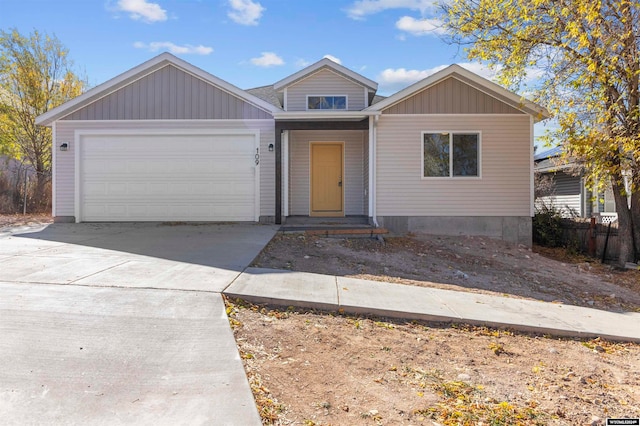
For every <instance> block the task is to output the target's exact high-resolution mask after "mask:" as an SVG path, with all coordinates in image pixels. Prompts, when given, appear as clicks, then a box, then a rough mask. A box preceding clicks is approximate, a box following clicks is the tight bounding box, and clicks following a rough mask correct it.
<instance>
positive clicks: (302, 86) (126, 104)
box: [37, 53, 548, 244]
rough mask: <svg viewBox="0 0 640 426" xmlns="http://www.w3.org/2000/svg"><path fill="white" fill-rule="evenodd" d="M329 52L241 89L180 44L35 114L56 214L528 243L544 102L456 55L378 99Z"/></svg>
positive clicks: (81, 218) (59, 216) (73, 217)
mask: <svg viewBox="0 0 640 426" xmlns="http://www.w3.org/2000/svg"><path fill="white" fill-rule="evenodd" d="M377 88H378V84H377V83H376V82H374V81H372V80H370V79H368V78H366V77H364V76H362V75H360V74H358V73H356V72H354V71H352V70H350V69H348V68H346V67H344V66H342V65H340V64H337V63H335V62H333V61H331V60H329V59H322V60H320V61H318V62H316V63H314V64H312V65H310V66H308V67H306V68H304V69H302V70H300V71H298V72H296V73H295V74H292V75H290V76H287V77H285V78H283V79H282V80H280V81H278V82H276V83H275V84H273V85H269V86H264V87H259V88H255V89H251V90H242V89H240V88H238V87H236V86H234V85H232V84H230V83H228V82H226V81H223V80H221V79H220V78H218V77H216V76H214V75H212V74H209V73H208V72H206V71H204V70H202V69H199V68H197V67H195V66H193V65H191V64H189V63H188V62H185V61H183V60H181V59H179V58H177V57H175V56H173V55H171V54H168V53H163V54H160V55H159V56H157V57H155V58H153V59H151V60H149V61H147V62H145V63H143V64H141V65H139V66H137V67H135V68H133V69H131V70H129V71H127V72H125V73H123V74H121V75H119V76H117V77H115V78H113V79H112V80H109V81H107V82H105V83H103V84H101V85H99V86H97V87H95V88H93V89H91V90H89V91H87V92H86V93H84V94H82V95H81V96H79V97H77V98H75V99H73V100H71V101H69V102H67V103H65V104H63V105H61V106H59V107H57V108H55V109H52V110H51V111H49V112H47V113H45V114H43V115H41V116H40V117H38V119H37V123H38V124H41V125H44V126H50V127H51V128H52V129H53V138H54V139H53V140H54V142H53V216H54V218H55V220H56V221H75V222H95V221H108V222H111V221H256V222H258V221H259V222H264V223H276V224H280V223H284V222H286V220H287V218H288V217H290V216H321V217H322V216H324V217H343V216H350V215H357V216H364V217H368V218H369V221H370V222H371V223H372V224H374V225H376V226H384V227H386V228H388V229H390V230H392V231H396V232H406V231H426V232H431V233H440V234H453V235H458V234H468V235H476V234H477V235H487V236H492V237H497V238H503V239H505V240H508V241H512V242H517V243H523V244H531V218H532V216H533V214H534V201H533V125H534V123H535V122H536V121H538V120H541V119H544V118H546V117H548V113H547V112H546V110H545V109H544V108H542V107H540V106H538V105H536V104H534V103H532V102H529V101H527V100H525V99H523V98H521V97H520V96H518V95H515V94H514V93H512V92H509V91H508V90H506V89H504V88H503V87H501V86H499V85H497V84H495V83H492V82H490V81H488V80H486V79H484V78H481V77H479V76H478V75H476V74H474V73H472V72H469V71H467V70H465V69H464V68H462V67H460V66H458V65H451V66H449V67H448V68H446V69H444V70H442V71H439V72H437V73H435V74H433V75H431V76H429V77H427V78H425V79H424V80H421V81H419V82H417V83H415V84H413V85H411V86H410V87H407V88H406V89H404V90H401V91H400V92H398V93H396V94H394V95H392V96H389V97H387V98H382V97H380V96H377V95H376V91H377Z"/></svg>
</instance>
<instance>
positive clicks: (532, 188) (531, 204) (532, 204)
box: [529, 115, 536, 218]
mask: <svg viewBox="0 0 640 426" xmlns="http://www.w3.org/2000/svg"><path fill="white" fill-rule="evenodd" d="M533 124H534V123H533V116H532V115H530V116H529V139H530V141H529V216H530V217H531V218H533V217H534V216H535V214H536V212H535V180H534V173H535V171H534V168H533V157H534V153H535V150H534V149H533V146H534V144H535V138H534V135H533Z"/></svg>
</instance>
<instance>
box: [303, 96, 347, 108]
mask: <svg viewBox="0 0 640 426" xmlns="http://www.w3.org/2000/svg"><path fill="white" fill-rule="evenodd" d="M307 109H324V110H335V109H341V110H345V109H347V97H346V96H307Z"/></svg>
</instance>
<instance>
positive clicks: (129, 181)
mask: <svg viewBox="0 0 640 426" xmlns="http://www.w3.org/2000/svg"><path fill="white" fill-rule="evenodd" d="M257 141H258V137H257V135H255V134H216V135H211V134H193V135H185V134H166V132H165V133H163V134H137V135H113V134H112V135H83V136H81V137H80V139H79V144H78V147H77V148H78V153H77V163H76V167H77V170H78V187H77V188H76V189H77V191H78V192H79V196H78V204H77V205H76V209H77V210H79V211H76V218H77V220H78V221H84V222H86V221H94V222H95V221H109V222H110V221H255V220H257V219H258V198H257V194H258V179H259V176H258V174H259V171H258V168H257V166H256V163H255V154H256V148H257V146H258V145H257V144H258V142H257Z"/></svg>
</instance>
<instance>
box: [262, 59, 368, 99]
mask: <svg viewBox="0 0 640 426" xmlns="http://www.w3.org/2000/svg"><path fill="white" fill-rule="evenodd" d="M323 68H328V69H330V70H331V71H333V72H336V73H338V74H342V75H343V76H345V77H347V78H349V79H351V80H354V81H356V82H358V83H360V84H361V85H363V86H365V87H366V88H368V89H369V90H371V91H373V92H375V91H376V90H378V83H376V82H375V81H373V80H369V79H368V78H366V77H364V76H362V75H360V74H358V73H357V72H354V71H351V70H350V69H349V68H346V67H344V66H342V65H340V64H338V63H336V62H333V61H332V60H331V59H329V58H323V59H321V60H319V61H318V62H316V63H314V64H311V65H309V66H308V67H306V68H304V69H301V70H300V71H298V72H297V73H294V74H291V75H290V76H288V77H286V78H283V79H282V80H280V81H278V82H277V83H275V84H274V85H273V88H274V89H275V90H277V91H279V90H281V89H284V88H285V87H287V86H290V85H292V84H294V83H296V82H297V81H299V80H302V79H303V78H306V77H308V76H310V75H311V74H314V73H316V72H318V71H320V70H321V69H323Z"/></svg>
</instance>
